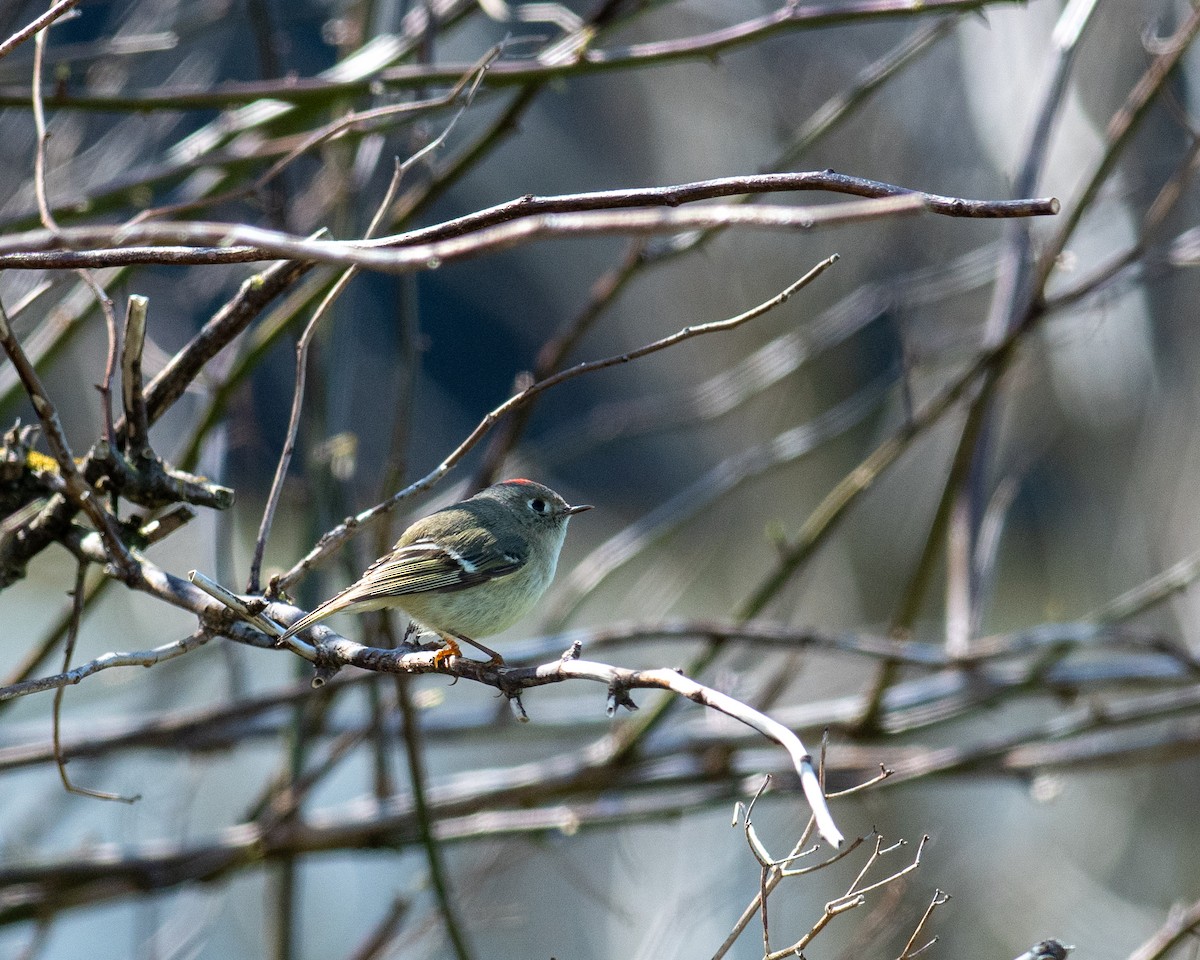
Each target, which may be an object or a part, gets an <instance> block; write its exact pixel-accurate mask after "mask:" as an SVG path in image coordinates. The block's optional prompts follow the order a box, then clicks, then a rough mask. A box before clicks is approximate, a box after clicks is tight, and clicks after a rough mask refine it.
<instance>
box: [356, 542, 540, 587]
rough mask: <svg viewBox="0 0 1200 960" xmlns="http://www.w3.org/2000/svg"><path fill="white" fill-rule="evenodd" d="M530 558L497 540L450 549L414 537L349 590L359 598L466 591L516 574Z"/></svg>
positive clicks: (376, 562) (372, 568) (374, 565)
mask: <svg viewBox="0 0 1200 960" xmlns="http://www.w3.org/2000/svg"><path fill="white" fill-rule="evenodd" d="M526 559H527V551H525V550H524V549H521V548H520V547H516V546H509V547H507V548H503V549H501V548H500V547H499V546H498V545H496V544H495V543H494V542H490V543H489V542H484V541H482V540H481V541H477V542H470V543H467V544H465V545H464V546H463V547H462V549H459V550H450V549H448V548H446V547H443V546H440V545H438V544H437V543H435V542H433V541H431V540H414V541H413V542H412V543H410V544H407V545H406V546H403V547H400V548H398V549H397V550H395V551H394V552H392V553H391V554H389V555H387V556H385V557H381V558H380V559H378V560H376V561H375V562H374V563H373V564H371V566H370V567H368V568H367V571H366V573H364V574H363V575H362V577H361V578H360V579H359V581H358V583H356V584H354V586H352V587H350V588H349V590H347V593H351V592H353V594H354V595H355V596H354V598H353V599H355V600H368V599H376V598H380V597H395V596H402V595H404V594H408V593H428V592H436V593H444V592H450V591H453V590H464V589H466V588H467V587H474V586H477V585H479V584H481V583H485V582H486V581H488V580H494V579H496V578H497V577H504V576H507V575H508V574H510V573H516V572H517V571H518V570H520V569H521V567H523V566H524V565H525V561H526Z"/></svg>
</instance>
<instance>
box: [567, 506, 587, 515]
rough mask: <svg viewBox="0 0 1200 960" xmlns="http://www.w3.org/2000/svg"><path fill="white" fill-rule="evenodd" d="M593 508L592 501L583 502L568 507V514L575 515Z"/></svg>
mask: <svg viewBox="0 0 1200 960" xmlns="http://www.w3.org/2000/svg"><path fill="white" fill-rule="evenodd" d="M591 509H592V505H591V504H590V503H581V504H579V505H578V506H575V507H567V516H568V517H573V516H574V515H575V514H577V513H583V511H584V510H591Z"/></svg>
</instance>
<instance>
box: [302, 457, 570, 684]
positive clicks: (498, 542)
mask: <svg viewBox="0 0 1200 960" xmlns="http://www.w3.org/2000/svg"><path fill="white" fill-rule="evenodd" d="M591 509H592V507H591V505H590V504H586V505H581V506H574V507H573V506H571V505H570V504H568V503H567V501H566V500H564V499H563V498H562V497H560V496H559V495H558V494H557V493H555V492H554V491H553V490H551V489H550V488H549V487H546V486H543V485H542V484H540V483H535V482H534V481H532V480H525V479H517V480H505V481H504V482H503V483H496V484H493V485H492V486H490V487H488V488H487V489H486V490H481V491H480V492H479V493H477V494H475V496H473V497H471V498H470V499H469V500H463V501H461V502H460V503H455V504H452V505H451V506H448V507H444V508H443V509H441V510H438V511H437V512H436V513H431V514H430V515H429V516H427V517H425V518H423V519H421V520H418V521H417V522H416V523H414V524H413V525H412V526H411V527H409V528H408V529H407V530H405V531H404V533H403V534H402V535H401V537H400V539H399V540H397V541H396V545H395V546H394V547H393V548H392V551H391V553H388V554H387V555H385V556H382V557H380V558H379V559H378V560H376V561H375V562H374V563H373V564H371V566H369V567H368V568H367V570H366V572H365V573H364V574H363V575H362V576H361V577H360V578H359V579H358V581H357V582H356V583H353V584H351V585H350V586H349V587H347V588H346V589H345V590H343V591H342V592H341V593H339V594H338V595H337V596H335V597H332V598H330V599H329V600H326V601H325V602H324V603H322V604H321V605H320V606H319V607H317V608H316V609H315V610H313V611H312V612H311V613H309V614H307V615H306V616H303V617H301V618H300V619H299V620H297V621H296V622H295V623H293V624H292V625H291V626H290V627H288V629H287V630H286V631H284V633H283V634H282V635H281V636H280V637H279V639H280V640H285V639H287V638H288V637H290V636H292V635H293V634H297V633H299V632H300V631H301V630H304V629H305V628H306V627H311V626H312V625H313V624H314V623H317V622H318V621H321V620H324V619H325V618H326V617H328V616H332V615H333V614H335V613H338V612H339V611H342V610H345V611H348V612H350V613H366V612H367V611H368V610H379V609H382V608H384V607H399V608H400V609H401V610H403V611H404V612H405V613H407V614H408V615H409V617H411V618H412V620H413V621H414V623H416V624H419V625H420V626H422V627H426V628H427V629H429V630H432V631H433V632H434V633H436V634H438V636H440V637H441V638H442V640H443V641H444V642H445V644H446V649H445V650H440V651H438V657H437V660H438V662H441V660H443V659H445V658H446V657H450V656H456V657H460V656H462V650H461V649H460V648H459V646H458V643H457V642H456V641H458V640H462V641H463V642H465V643H469V644H471V645H472V646H473V647H476V648H478V649H479V650H482V651H483V652H484V653H486V654H487V655H488V656H489V657H491V662H492V663H493V664H502V663H503V662H504V658H503V657H501V656H500V654H498V653H497V652H496V651H495V650H492V649H491V648H490V647H486V646H484V645H483V644H482V643H480V642H479V638H480V637H486V636H489V635H490V634H493V633H500V632H501V631H502V630H507V629H508V628H509V627H511V626H512V625H513V624H514V623H516V622H517V621H518V620H520V619H521V618H522V617H523V616H525V614H527V613H529V611H530V610H532V609H533V607H534V605H535V604H536V603H537V602H538V600H539V599H540V598H541V596H542V594H543V593H545V592H546V588H547V587H548V586H550V581H551V580H553V579H554V570H555V568H556V567H557V566H558V554H559V551H561V550H562V545H563V541H564V540H565V539H566V536H567V522H568V521H569V520H570V519H571V517H573V516H574V515H575V514H577V513H583V511H584V510H591Z"/></svg>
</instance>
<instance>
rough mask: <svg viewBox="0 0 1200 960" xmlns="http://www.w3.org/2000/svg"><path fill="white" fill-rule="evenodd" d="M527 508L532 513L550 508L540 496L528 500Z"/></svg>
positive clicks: (544, 511) (542, 511)
mask: <svg viewBox="0 0 1200 960" xmlns="http://www.w3.org/2000/svg"><path fill="white" fill-rule="evenodd" d="M529 509H530V510H532V511H533V512H534V513H546V512H547V511H548V510H549V509H550V505H549V504H548V503H546V501H545V500H543V499H542V498H541V497H535V498H534V499H532V500H530V501H529Z"/></svg>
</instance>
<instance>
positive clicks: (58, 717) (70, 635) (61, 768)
mask: <svg viewBox="0 0 1200 960" xmlns="http://www.w3.org/2000/svg"><path fill="white" fill-rule="evenodd" d="M87 568H88V564H87V561H86V560H80V561H79V565H78V567H77V569H76V573H75V588H74V589H73V590H72V591H71V626H70V628H69V629H68V630H67V645H66V649H65V650H64V651H63V671H64V672H65V671H66V670H67V669H68V668H69V667H70V666H71V657H73V656H74V655H75V641H76V639H77V638H78V637H79V622H80V620H81V619H82V617H83V591H84V586H85V584H86V582H87ZM65 690H66V687H59V688H58V689H57V690H55V691H54V732H53V740H54V762H55V764H56V765H57V766H58V776H59V778H60V779H61V780H62V785H63V788H64V789H65V790H66V791H67V792H68V793H77V794H79V795H80V796H84V797H94V798H95V799H97V800H116V801H119V802H120V803H136V802H137V801H138V800H140V799H141V796H140V795H139V796H132V797H126V796H123V795H121V794H119V793H109V792H108V791H107V790H92V789H90V788H89V787H80V786H77V785H75V784H74V783H72V782H71V778H70V777H69V776H68V775H67V761H66V760H65V759H64V758H63V754H62V740H61V731H62V702H63V693H64V692H65Z"/></svg>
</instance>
